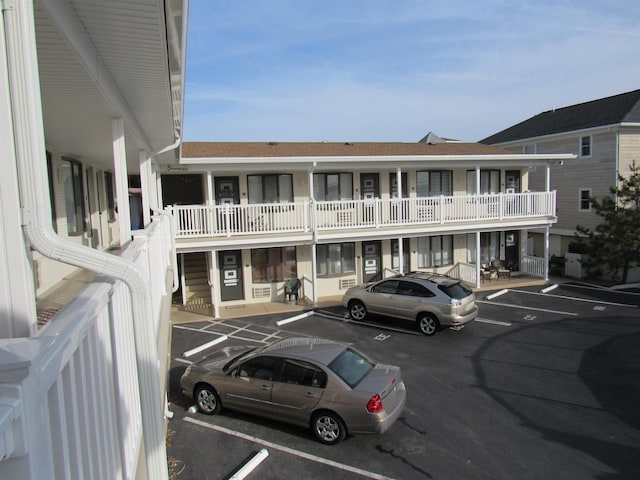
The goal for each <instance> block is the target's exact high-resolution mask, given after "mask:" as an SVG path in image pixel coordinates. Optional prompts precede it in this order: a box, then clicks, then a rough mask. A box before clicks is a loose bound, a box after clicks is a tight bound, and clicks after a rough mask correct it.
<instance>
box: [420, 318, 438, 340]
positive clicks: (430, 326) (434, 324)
mask: <svg viewBox="0 0 640 480" xmlns="http://www.w3.org/2000/svg"><path fill="white" fill-rule="evenodd" d="M417 323H418V328H419V329H420V331H421V332H422V333H424V334H425V335H427V336H429V337H430V336H431V335H435V333H436V332H437V331H438V328H439V327H440V323H439V322H438V319H437V318H436V317H435V316H433V315H432V314H430V313H425V314H422V315H420V316H419V317H418V322H417Z"/></svg>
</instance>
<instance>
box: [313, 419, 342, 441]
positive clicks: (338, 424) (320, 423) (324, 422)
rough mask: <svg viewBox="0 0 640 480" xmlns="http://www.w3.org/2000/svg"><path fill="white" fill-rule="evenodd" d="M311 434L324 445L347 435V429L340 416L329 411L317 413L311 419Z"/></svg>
mask: <svg viewBox="0 0 640 480" xmlns="http://www.w3.org/2000/svg"><path fill="white" fill-rule="evenodd" d="M311 425H312V427H311V428H312V430H313V434H314V435H315V437H316V438H317V439H318V440H319V441H320V442H322V443H324V444H325V445H335V444H336V443H340V442H341V441H342V440H344V438H345V437H346V436H347V429H346V427H345V426H344V423H343V422H342V420H340V417H338V416H337V415H336V414H334V413H331V412H322V413H318V414H316V415H315V416H314V417H313V420H312V421H311Z"/></svg>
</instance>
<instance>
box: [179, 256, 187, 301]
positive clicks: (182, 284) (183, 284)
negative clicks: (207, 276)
mask: <svg viewBox="0 0 640 480" xmlns="http://www.w3.org/2000/svg"><path fill="white" fill-rule="evenodd" d="M184 255H185V254H184V253H181V254H180V291H181V292H182V306H183V307H184V306H185V305H186V304H187V280H186V275H185V274H184Z"/></svg>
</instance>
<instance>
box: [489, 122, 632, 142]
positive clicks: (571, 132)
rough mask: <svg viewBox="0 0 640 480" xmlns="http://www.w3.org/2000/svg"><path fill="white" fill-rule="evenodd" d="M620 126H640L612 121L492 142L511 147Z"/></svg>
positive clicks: (612, 129) (592, 132) (615, 129)
mask: <svg viewBox="0 0 640 480" xmlns="http://www.w3.org/2000/svg"><path fill="white" fill-rule="evenodd" d="M620 127H640V124H639V123H612V124H610V125H600V126H598V127H590V128H583V129H580V130H569V131H567V132H558V133H551V134H549V135H539V136H537V137H525V138H521V139H518V140H510V141H508V142H502V143H492V144H491V145H492V146H494V147H509V146H517V145H523V144H529V143H535V142H538V141H542V140H557V139H561V138H564V137H574V136H576V135H580V136H585V135H593V134H596V133H603V132H609V131H617V130H618V129H619V128H620Z"/></svg>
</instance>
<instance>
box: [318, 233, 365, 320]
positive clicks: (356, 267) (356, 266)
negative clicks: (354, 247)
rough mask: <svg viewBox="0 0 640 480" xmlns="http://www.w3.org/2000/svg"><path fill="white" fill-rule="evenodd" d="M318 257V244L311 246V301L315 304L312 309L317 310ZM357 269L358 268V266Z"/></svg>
mask: <svg viewBox="0 0 640 480" xmlns="http://www.w3.org/2000/svg"><path fill="white" fill-rule="evenodd" d="M317 265H318V257H317V254H316V243H315V242H314V243H313V244H311V268H312V271H311V278H312V279H313V280H312V283H313V295H311V301H312V302H313V305H312V307H313V308H316V307H317V306H318V289H317V288H316V285H318V269H317ZM356 268H357V266H356Z"/></svg>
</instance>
